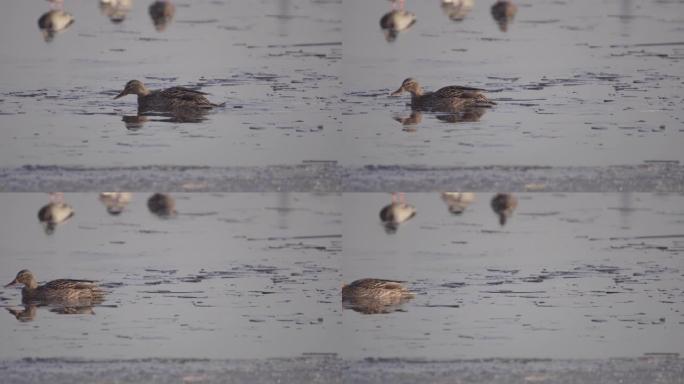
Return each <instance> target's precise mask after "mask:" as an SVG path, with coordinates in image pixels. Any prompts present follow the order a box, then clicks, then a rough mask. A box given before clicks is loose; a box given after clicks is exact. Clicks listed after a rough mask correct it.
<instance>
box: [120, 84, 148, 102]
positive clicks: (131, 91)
mask: <svg viewBox="0 0 684 384" xmlns="http://www.w3.org/2000/svg"><path fill="white" fill-rule="evenodd" d="M149 93H150V91H148V90H147V88H145V84H143V83H142V81H139V80H131V81H129V82H128V83H126V86H125V87H124V89H123V91H121V93H119V94H118V95H117V96H116V97H115V98H114V99H118V98H119V97H124V96H126V95H138V96H145V95H147V94H149Z"/></svg>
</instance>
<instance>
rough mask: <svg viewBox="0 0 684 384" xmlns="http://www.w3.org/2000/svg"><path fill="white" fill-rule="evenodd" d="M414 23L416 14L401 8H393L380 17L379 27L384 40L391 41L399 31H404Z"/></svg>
mask: <svg viewBox="0 0 684 384" xmlns="http://www.w3.org/2000/svg"><path fill="white" fill-rule="evenodd" d="M415 23H416V15H415V14H413V13H411V12H409V11H405V10H403V9H394V10H392V11H390V12H387V13H386V14H384V15H383V16H382V17H381V18H380V28H381V29H382V31H383V33H384V34H385V40H387V41H388V42H392V41H394V40H396V39H397V35H398V34H399V32H401V31H405V30H407V29H409V28H411V26H413V24H415Z"/></svg>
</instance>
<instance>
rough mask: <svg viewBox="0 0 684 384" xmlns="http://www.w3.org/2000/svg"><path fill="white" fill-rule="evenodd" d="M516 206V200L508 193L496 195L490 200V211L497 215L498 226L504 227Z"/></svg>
mask: <svg viewBox="0 0 684 384" xmlns="http://www.w3.org/2000/svg"><path fill="white" fill-rule="evenodd" d="M517 206H518V199H517V198H516V197H515V196H513V195H512V194H510V193H498V194H497V195H496V196H494V197H493V198H492V210H494V213H496V214H497V215H499V224H501V226H504V225H506V220H507V219H508V218H509V217H511V215H512V214H513V211H514V210H515V208H516V207H517Z"/></svg>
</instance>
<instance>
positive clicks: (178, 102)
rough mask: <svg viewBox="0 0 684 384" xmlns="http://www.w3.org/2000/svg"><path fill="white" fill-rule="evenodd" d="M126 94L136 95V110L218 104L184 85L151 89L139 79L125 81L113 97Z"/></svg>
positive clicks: (190, 107) (195, 108)
mask: <svg viewBox="0 0 684 384" xmlns="http://www.w3.org/2000/svg"><path fill="white" fill-rule="evenodd" d="M126 95H137V96H138V110H141V111H146V110H155V111H173V110H183V109H190V110H202V109H210V108H213V107H218V106H220V105H219V104H214V103H212V102H210V101H209V100H207V98H206V97H204V95H206V93H204V92H200V91H196V90H194V89H190V88H184V87H171V88H167V89H163V90H155V91H151V90H149V89H147V87H145V84H143V83H142V82H141V81H139V80H131V81H129V82H128V83H126V86H125V87H124V89H123V91H121V92H120V93H119V94H118V95H116V97H114V99H115V100H116V99H118V98H120V97H124V96H126Z"/></svg>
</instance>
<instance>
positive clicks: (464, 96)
mask: <svg viewBox="0 0 684 384" xmlns="http://www.w3.org/2000/svg"><path fill="white" fill-rule="evenodd" d="M403 92H408V93H410V94H411V108H414V109H420V110H427V111H442V112H451V111H458V110H461V109H464V108H473V107H480V108H488V107H491V106H492V105H496V103H495V102H493V101H491V100H489V99H488V98H487V97H486V96H485V95H483V94H482V93H483V92H484V90H483V89H479V88H471V87H463V86H460V85H450V86H447V87H443V88H440V89H438V90H437V91H435V92H423V88H422V87H421V86H420V84H418V82H417V81H416V80H414V79H412V78H410V77H409V78H408V79H406V80H404V81H403V82H402V83H401V86H400V87H399V89H397V90H396V91H394V92H392V93H391V94H390V96H399V95H401V94H402V93H403Z"/></svg>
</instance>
